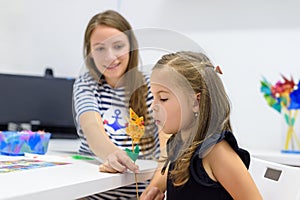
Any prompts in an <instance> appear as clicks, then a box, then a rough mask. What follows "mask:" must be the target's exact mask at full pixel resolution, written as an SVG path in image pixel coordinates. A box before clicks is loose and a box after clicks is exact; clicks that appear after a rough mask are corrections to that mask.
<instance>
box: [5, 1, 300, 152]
mask: <svg viewBox="0 0 300 200" xmlns="http://www.w3.org/2000/svg"><path fill="white" fill-rule="evenodd" d="M299 7H300V2H298V1H296V0H294V1H281V0H265V1H263V2H262V1H259V0H254V1H247V2H244V1H243V2H242V1H238V0H227V1H222V0H187V1H182V0H152V1H145V0H106V1H105V0H98V1H97V0H89V1H84V0H26V1H23V0H10V1H5V0H0V30H1V31H0V73H18V74H35V75H42V74H43V73H44V69H45V67H46V66H51V67H52V68H53V69H54V74H55V75H56V76H60V77H64V76H72V77H74V76H77V74H78V73H79V70H80V69H81V67H82V63H83V61H82V38H83V33H84V30H85V27H86V24H87V22H88V20H89V19H90V18H91V17H92V16H93V15H94V14H96V13H97V12H99V11H103V10H105V9H114V10H117V11H119V12H121V13H122V14H123V15H124V16H125V17H126V18H127V19H128V20H129V21H130V22H131V24H132V25H133V27H134V28H136V29H141V28H147V27H157V28H163V29H169V30H172V31H176V32H178V33H180V34H184V35H185V36H187V37H188V38H191V39H192V40H193V41H195V42H197V43H198V44H199V45H200V46H201V47H202V48H203V49H204V50H205V51H206V52H207V53H208V55H209V56H210V57H211V58H212V59H213V61H214V63H215V64H217V65H220V66H221V68H222V70H223V72H224V74H223V75H222V79H223V81H224V83H225V85H226V88H227V90H228V94H229V97H230V99H231V101H232V106H233V113H232V124H233V127H234V130H235V132H236V136H237V137H238V139H239V141H240V144H241V145H242V146H244V147H248V148H256V149H280V147H281V142H280V139H281V132H280V131H281V130H280V129H281V116H280V115H279V114H277V113H276V112H275V111H274V110H272V109H271V108H270V107H269V106H267V104H266V102H265V101H264V99H263V97H262V94H261V93H260V91H259V87H260V82H259V81H260V80H261V78H262V76H265V77H266V78H268V79H269V80H270V81H271V82H275V81H277V80H279V79H280V74H281V73H282V74H285V75H287V76H290V75H293V77H294V79H295V80H298V79H299V78H300V67H299V66H298V65H299V63H300V57H299V55H298V54H299V52H300V51H299V47H300V37H299V36H300V20H299V19H300V12H298V8H299ZM147 53H148V54H149V52H146V51H144V52H142V57H143V59H144V60H143V63H144V64H152V63H153V62H155V60H156V59H157V58H158V57H159V54H155V53H154V56H153V57H151V56H149V55H148V54H147ZM150 57H151V58H150Z"/></svg>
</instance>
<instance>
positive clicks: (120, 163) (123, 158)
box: [99, 150, 139, 173]
mask: <svg viewBox="0 0 300 200" xmlns="http://www.w3.org/2000/svg"><path fill="white" fill-rule="evenodd" d="M127 169H129V170H130V171H133V172H135V173H139V167H138V166H137V165H136V164H135V163H134V162H133V161H132V160H131V159H130V158H129V156H128V155H127V154H126V153H125V152H124V151H122V150H119V151H115V152H114V153H112V154H110V155H109V156H107V160H106V162H105V163H103V164H102V165H100V166H99V170H100V171H101V172H109V173H116V172H121V173H123V172H125V171H127Z"/></svg>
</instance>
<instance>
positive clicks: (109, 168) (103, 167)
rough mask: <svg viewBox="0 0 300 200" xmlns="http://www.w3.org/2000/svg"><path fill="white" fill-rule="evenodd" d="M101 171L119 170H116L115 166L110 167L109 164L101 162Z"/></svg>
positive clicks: (115, 171) (112, 171)
mask: <svg viewBox="0 0 300 200" xmlns="http://www.w3.org/2000/svg"><path fill="white" fill-rule="evenodd" d="M99 171H100V172H106V173H117V172H118V171H117V170H115V169H114V168H112V167H110V166H109V165H107V164H105V163H104V164H101V165H100V166H99Z"/></svg>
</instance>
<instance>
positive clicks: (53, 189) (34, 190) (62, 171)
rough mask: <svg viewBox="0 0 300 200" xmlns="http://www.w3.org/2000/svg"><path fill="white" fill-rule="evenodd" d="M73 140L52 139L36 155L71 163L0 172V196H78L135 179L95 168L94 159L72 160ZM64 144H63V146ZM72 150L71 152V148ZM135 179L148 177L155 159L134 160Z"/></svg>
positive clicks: (37, 199)
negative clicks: (136, 168) (136, 172)
mask: <svg viewBox="0 0 300 200" xmlns="http://www.w3.org/2000/svg"><path fill="white" fill-rule="evenodd" d="M74 145H79V142H78V141H77V140H73V141H71V140H52V141H50V143H49V149H48V153H47V154H46V155H44V156H40V157H38V158H36V159H39V160H45V161H60V162H68V163H71V164H66V165H59V166H50V167H44V168H37V169H30V170H24V171H17V172H9V173H3V174H0V180H1V181H0V199H1V200H2V199H14V200H25V199H26V200H29V199H30V200H40V199H58V200H59V199H63V200H68V199H78V198H81V197H84V196H88V195H91V194H95V193H99V192H103V191H106V190H110V189H114V188H117V187H120V186H124V185H128V184H132V183H135V178H134V174H133V173H131V172H126V173H124V174H109V173H101V172H99V170H98V168H99V164H100V162H99V161H97V160H92V161H86V160H75V159H72V158H71V157H70V153H71V154H72V152H74V151H77V149H78V146H74ZM64 147H65V148H64ZM74 153H75V152H74ZM20 158H26V157H14V156H0V160H9V159H10V160H16V159H20ZM136 163H137V164H138V165H139V166H140V173H139V174H137V179H138V180H139V181H142V180H147V179H150V178H151V177H152V175H153V173H154V171H155V169H156V166H157V163H156V162H154V161H150V160H137V161H136Z"/></svg>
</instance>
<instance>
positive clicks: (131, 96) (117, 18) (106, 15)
mask: <svg viewBox="0 0 300 200" xmlns="http://www.w3.org/2000/svg"><path fill="white" fill-rule="evenodd" d="M99 25H104V26H107V27H111V28H115V29H117V30H119V31H120V32H122V33H124V34H125V35H126V36H127V38H128V41H129V44H130V52H129V62H128V67H127V70H126V72H128V73H126V72H125V74H126V81H125V92H126V93H125V94H126V102H128V106H129V107H131V108H132V109H133V110H134V111H135V112H136V113H137V114H138V115H139V116H144V119H145V124H146V125H147V117H148V114H147V104H146V96H147V92H148V87H147V84H146V83H145V78H144V76H143V74H142V73H141V72H140V71H139V70H138V63H139V61H138V59H139V55H138V43H137V40H136V37H135V35H134V33H133V30H132V27H131V25H130V24H129V22H128V21H127V20H126V19H125V18H124V17H123V16H122V15H120V14H119V13H118V12H116V11H113V10H107V11H105V12H102V13H98V14H96V15H95V16H93V17H92V19H91V20H90V21H89V23H88V25H87V28H86V31H85V35H84V45H83V54H84V58H85V64H86V66H87V68H88V69H89V72H90V74H91V76H92V77H93V78H94V79H95V80H96V81H100V80H101V76H102V74H101V73H100V72H99V70H98V69H97V67H96V66H95V63H94V61H93V58H92V57H91V44H90V38H91V35H92V33H93V31H94V30H95V28H96V27H98V26H99ZM129 72H130V73H129Z"/></svg>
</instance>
